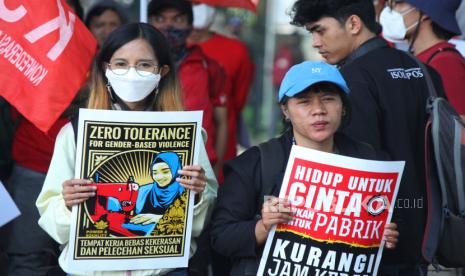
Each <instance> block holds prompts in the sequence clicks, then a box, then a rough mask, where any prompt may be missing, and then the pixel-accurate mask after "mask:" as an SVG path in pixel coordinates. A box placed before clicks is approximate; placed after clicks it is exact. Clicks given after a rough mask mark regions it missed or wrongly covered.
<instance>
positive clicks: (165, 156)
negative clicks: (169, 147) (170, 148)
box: [123, 152, 185, 235]
mask: <svg viewBox="0 0 465 276" xmlns="http://www.w3.org/2000/svg"><path fill="white" fill-rule="evenodd" d="M181 167H182V165H181V160H180V159H179V156H178V155H177V154H176V153H174V152H162V153H159V154H158V155H157V156H155V158H154V159H153V162H152V164H151V165H150V170H151V176H152V179H153V180H154V182H153V183H152V184H147V185H144V186H141V187H140V188H139V194H138V196H137V201H136V208H135V213H136V214H137V215H136V216H134V217H132V218H131V220H130V221H129V223H125V224H123V227H124V228H127V229H129V230H132V231H142V232H144V233H145V235H150V233H151V232H152V231H153V229H154V228H155V226H156V224H157V223H158V221H159V220H160V218H161V217H162V216H163V214H164V213H165V211H166V210H167V209H168V208H169V207H170V205H171V204H172V203H173V202H174V200H175V199H176V198H178V197H179V196H180V195H181V194H182V193H183V192H184V190H185V189H184V187H183V186H181V184H179V183H178V182H177V181H176V178H177V177H178V176H179V174H178V170H179V169H181Z"/></svg>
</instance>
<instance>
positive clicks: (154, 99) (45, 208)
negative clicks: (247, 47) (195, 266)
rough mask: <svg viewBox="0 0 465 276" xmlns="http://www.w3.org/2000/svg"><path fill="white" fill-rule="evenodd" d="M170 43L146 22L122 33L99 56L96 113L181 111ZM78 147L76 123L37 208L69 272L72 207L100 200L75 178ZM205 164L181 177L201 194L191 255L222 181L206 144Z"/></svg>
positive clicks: (60, 141) (62, 136)
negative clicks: (121, 110)
mask: <svg viewBox="0 0 465 276" xmlns="http://www.w3.org/2000/svg"><path fill="white" fill-rule="evenodd" d="M171 68H174V67H173V63H172V60H171V56H170V50H169V48H168V43H167V42H166V40H165V38H164V36H163V34H162V33H160V32H159V31H158V30H156V29H155V28H154V27H152V26H150V25H148V24H144V23H133V24H127V25H124V26H121V27H120V28H118V29H116V30H115V31H114V32H113V33H112V34H110V36H109V37H108V39H107V40H106V41H105V43H104V44H103V45H102V47H101V49H100V52H99V53H98V55H97V57H96V59H95V63H94V67H93V70H92V81H91V85H90V90H91V92H90V98H89V102H88V105H87V107H88V108H91V109H125V110H139V111H142V110H148V111H180V110H182V103H181V100H180V96H179V95H180V91H179V88H178V81H177V79H176V77H175V74H174V70H171ZM75 155H76V144H75V138H74V131H73V127H72V126H71V124H67V125H65V126H64V127H63V129H62V130H61V131H60V133H59V134H58V137H57V142H56V144H55V151H54V154H53V158H52V163H51V165H50V168H49V171H48V173H47V177H46V179H45V182H44V186H43V188H42V191H41V193H40V195H39V197H38V199H37V202H36V205H37V207H38V209H39V213H40V216H41V217H40V220H39V225H40V226H41V227H42V228H43V229H44V230H45V231H46V232H47V233H48V234H49V235H50V236H52V237H53V238H54V239H55V240H56V241H57V242H59V243H60V244H62V245H65V248H64V250H63V253H62V254H61V255H60V259H59V262H60V266H61V267H62V268H63V270H64V271H66V272H67V273H69V274H73V275H74V274H75V273H74V271H70V270H69V268H68V267H67V263H68V261H67V260H66V258H68V257H69V256H70V255H72V254H68V252H67V250H68V246H67V243H68V239H69V231H70V229H69V228H70V223H71V212H70V210H71V207H72V206H73V205H75V204H79V203H82V202H84V201H86V200H87V199H88V198H90V197H92V196H95V188H94V187H92V186H89V185H87V184H89V183H90V181H88V180H85V179H72V178H73V176H74V165H75V164H74V162H75ZM199 163H200V164H199V165H192V166H184V167H183V168H182V169H180V170H178V171H177V172H178V173H179V174H180V175H183V176H187V177H188V178H190V179H189V180H187V179H181V180H179V181H178V182H179V184H180V185H181V186H183V187H184V188H186V189H190V190H192V191H194V192H195V193H196V201H195V205H194V220H193V224H192V237H193V240H192V242H191V253H192V254H193V253H194V252H195V248H196V244H195V238H196V237H197V236H198V235H199V234H200V232H201V231H202V228H203V225H205V224H206V223H205V220H206V217H207V213H208V212H209V208H210V207H211V205H212V203H213V200H214V198H215V197H216V187H217V182H216V179H215V176H214V174H213V170H212V168H211V165H210V163H209V161H208V157H207V155H206V151H205V147H204V146H203V144H202V145H200V156H199ZM128 273H129V274H130V275H171V276H174V275H176V276H178V275H187V271H186V269H184V268H183V269H176V270H175V271H172V269H171V270H170V269H158V270H143V271H131V272H127V271H95V272H89V273H87V274H86V275H129V274H128Z"/></svg>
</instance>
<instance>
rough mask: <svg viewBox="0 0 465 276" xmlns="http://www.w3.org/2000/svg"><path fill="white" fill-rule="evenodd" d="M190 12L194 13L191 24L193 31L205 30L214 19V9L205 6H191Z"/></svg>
mask: <svg viewBox="0 0 465 276" xmlns="http://www.w3.org/2000/svg"><path fill="white" fill-rule="evenodd" d="M192 11H193V12H194V22H193V23H192V25H193V26H194V29H206V28H209V27H210V26H211V24H212V23H213V19H214V18H215V8H213V7H212V6H209V5H207V4H198V5H194V6H193V8H192Z"/></svg>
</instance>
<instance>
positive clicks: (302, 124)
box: [211, 61, 398, 275]
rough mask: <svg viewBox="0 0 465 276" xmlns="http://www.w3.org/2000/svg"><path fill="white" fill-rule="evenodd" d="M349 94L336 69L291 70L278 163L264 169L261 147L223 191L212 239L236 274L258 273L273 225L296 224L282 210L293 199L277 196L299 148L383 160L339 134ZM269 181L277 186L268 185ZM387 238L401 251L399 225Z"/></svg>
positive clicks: (229, 175) (275, 142)
mask: <svg viewBox="0 0 465 276" xmlns="http://www.w3.org/2000/svg"><path fill="white" fill-rule="evenodd" d="M348 93H349V89H348V87H347V84H346V82H345V80H344V79H343V78H342V75H341V74H340V73H339V71H338V70H337V68H335V67H334V66H332V65H329V64H326V63H323V62H310V61H306V62H303V63H300V64H297V65H295V66H293V67H291V69H290V70H289V71H288V72H287V73H286V75H285V77H284V79H283V81H282V83H281V87H280V90H279V95H278V100H279V103H280V106H281V110H282V113H283V115H284V120H285V121H286V124H287V129H286V130H285V131H284V133H283V134H282V136H281V137H279V138H275V139H272V140H270V141H268V142H266V143H265V145H266V144H268V150H270V152H272V153H273V157H272V159H273V160H272V161H269V160H267V162H268V163H269V164H273V165H271V166H267V168H269V170H268V171H266V172H265V171H262V161H261V160H260V159H261V153H260V151H259V149H258V148H257V147H253V148H251V149H249V150H247V151H246V152H244V153H243V154H241V155H240V156H238V157H237V158H235V159H233V160H231V161H230V162H228V163H227V164H226V165H225V168H224V174H225V181H224V184H223V185H222V186H221V187H220V190H219V193H218V200H217V205H216V208H215V210H214V213H213V218H212V230H211V235H212V246H213V248H214V249H216V250H217V251H218V252H221V253H222V254H223V255H225V256H227V257H230V258H231V259H233V260H234V263H233V267H232V271H231V273H230V275H255V274H256V272H257V268H258V263H259V260H260V256H261V254H262V251H263V246H264V244H265V241H266V239H267V237H268V234H269V232H270V230H271V227H272V226H273V225H275V224H279V223H286V222H288V221H289V220H292V213H291V211H290V208H276V207H277V206H283V207H289V203H288V202H287V201H283V200H282V199H278V198H277V196H278V194H279V191H280V189H281V183H282V180H283V177H284V171H285V168H286V163H287V160H288V158H289V154H290V150H291V147H292V145H293V144H295V145H299V146H303V147H307V148H310V149H314V150H319V151H324V152H330V153H336V154H341V155H346V156H351V157H356V158H363V159H380V158H379V156H377V154H376V152H375V151H374V149H373V148H372V147H371V146H369V145H368V144H364V143H360V142H357V141H354V140H352V139H351V138H349V137H347V136H345V135H344V134H342V133H339V132H338V130H339V128H340V127H341V125H343V124H345V123H346V121H347V120H348V118H349V115H350V108H349V105H348V102H347V94H348ZM270 174H271V176H270ZM264 179H268V180H271V181H272V182H273V183H271V185H270V183H266V184H262V181H263V180H264ZM265 185H266V186H270V187H272V189H270V191H271V193H266V195H272V197H271V199H268V200H267V201H266V202H264V203H263V204H262V202H263V201H262V197H263V193H262V192H261V191H263V190H262V189H264V187H265ZM276 209H279V210H278V211H276ZM271 210H274V212H271ZM283 210H288V211H283ZM384 235H385V239H386V247H387V248H393V247H395V244H396V242H397V236H398V232H397V231H396V225H395V224H388V225H387V226H386V229H385V233H384Z"/></svg>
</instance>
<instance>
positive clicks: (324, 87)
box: [280, 81, 352, 131]
mask: <svg viewBox="0 0 465 276" xmlns="http://www.w3.org/2000/svg"><path fill="white" fill-rule="evenodd" d="M321 92H334V93H338V94H339V96H340V97H341V100H342V107H343V108H344V111H345V113H344V114H343V115H342V120H341V125H340V126H339V129H342V128H344V127H345V126H347V125H348V124H349V122H350V115H351V113H352V110H351V107H350V104H349V100H348V98H347V94H346V93H345V92H344V91H343V90H342V89H341V88H340V87H339V86H338V85H336V84H334V83H332V82H327V81H323V82H318V83H315V84H313V85H311V86H309V87H307V88H306V89H305V90H303V91H302V92H300V93H299V94H297V95H295V96H294V97H293V98H297V99H300V98H305V97H307V95H308V94H309V93H321ZM288 101H289V97H287V96H284V98H283V99H282V101H281V102H280V104H281V105H286V104H287V102H288ZM283 125H284V128H283V131H286V130H288V129H292V124H291V122H289V121H287V120H285V118H283Z"/></svg>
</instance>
